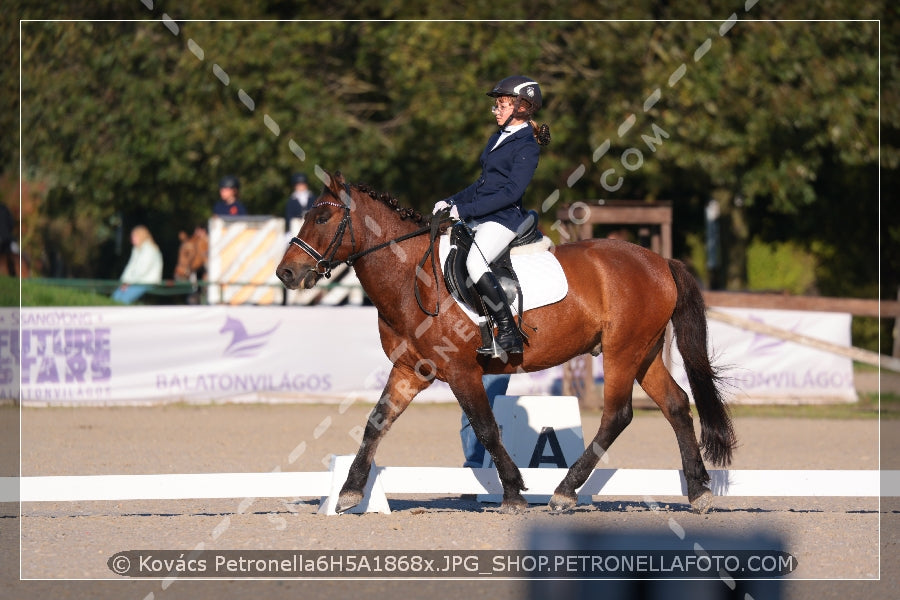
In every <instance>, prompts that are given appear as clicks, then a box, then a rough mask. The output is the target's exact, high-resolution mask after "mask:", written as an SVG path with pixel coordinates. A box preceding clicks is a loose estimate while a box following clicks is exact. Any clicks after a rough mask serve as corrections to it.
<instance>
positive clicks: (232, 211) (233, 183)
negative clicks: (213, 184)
mask: <svg viewBox="0 0 900 600" xmlns="http://www.w3.org/2000/svg"><path fill="white" fill-rule="evenodd" d="M240 190H241V182H240V181H239V180H238V178H237V177H235V176H234V175H226V176H225V177H223V178H222V179H220V180H219V199H218V200H217V201H216V203H215V205H213V214H214V215H218V216H220V217H236V216H238V215H246V214H247V208H246V207H245V206H244V204H243V202H241V200H240V198H239V196H240V193H241V192H240Z"/></svg>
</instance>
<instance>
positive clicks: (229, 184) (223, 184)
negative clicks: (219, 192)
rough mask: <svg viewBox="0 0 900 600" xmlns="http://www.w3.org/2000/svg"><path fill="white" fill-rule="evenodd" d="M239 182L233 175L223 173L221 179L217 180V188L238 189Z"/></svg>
mask: <svg viewBox="0 0 900 600" xmlns="http://www.w3.org/2000/svg"><path fill="white" fill-rule="evenodd" d="M240 187H241V182H240V181H239V180H238V178H237V177H235V176H234V175H225V176H224V177H222V179H220V180H219V189H222V188H234V189H236V190H237V189H240Z"/></svg>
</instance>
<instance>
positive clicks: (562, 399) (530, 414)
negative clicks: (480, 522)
mask: <svg viewBox="0 0 900 600" xmlns="http://www.w3.org/2000/svg"><path fill="white" fill-rule="evenodd" d="M494 417H495V418H496V419H497V425H498V426H499V427H500V437H501V438H502V440H503V446H504V447H505V448H506V450H507V452H509V455H510V457H511V458H512V459H513V462H514V463H516V466H517V467H519V468H520V469H541V468H550V469H553V471H554V477H556V479H557V481H556V483H557V484H559V482H560V481H562V478H563V477H565V475H566V470H567V469H568V468H569V467H571V466H572V464H573V463H574V462H575V461H576V460H578V457H579V456H581V455H582V454H583V453H584V433H583V432H582V430H581V411H580V409H579V407H578V398H576V397H575V396H497V397H496V398H494ZM483 466H484V467H485V468H490V467H493V466H494V461H493V460H492V459H491V455H490V454H488V453H487V452H485V455H484V465H483ZM526 487H528V486H526ZM530 491H531V488H529V492H530ZM523 495H524V496H525V500H527V501H528V502H530V503H532V504H546V503H547V502H549V501H550V496H549V495H547V494H534V493H528V494H523ZM502 499H503V498H502V496H500V495H496V494H491V495H480V496H479V497H478V500H480V501H482V502H500V501H501V500H502ZM578 502H579V503H580V504H590V502H591V498H590V496H579V498H578Z"/></svg>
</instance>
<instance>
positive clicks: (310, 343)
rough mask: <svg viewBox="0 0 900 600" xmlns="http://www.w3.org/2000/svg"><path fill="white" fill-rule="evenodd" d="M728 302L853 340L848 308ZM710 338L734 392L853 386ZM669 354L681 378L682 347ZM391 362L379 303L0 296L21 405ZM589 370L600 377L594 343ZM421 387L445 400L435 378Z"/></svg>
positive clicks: (0, 357)
mask: <svg viewBox="0 0 900 600" xmlns="http://www.w3.org/2000/svg"><path fill="white" fill-rule="evenodd" d="M730 310H731V311H733V312H735V313H736V314H740V315H742V316H744V317H745V318H748V319H757V320H761V321H763V322H765V323H767V324H770V325H774V326H777V327H780V328H783V329H786V330H789V331H796V332H798V333H803V334H805V335H809V336H815V337H820V338H822V339H826V340H828V341H830V342H832V343H837V344H844V345H848V344H849V336H850V317H849V315H841V314H832V313H810V312H789V311H764V310H752V311H750V310H736V309H730ZM710 346H711V350H712V352H713V353H714V356H715V357H716V362H717V363H718V364H720V365H722V366H723V367H724V370H723V375H724V377H725V379H726V381H727V382H728V383H729V387H730V389H729V395H730V396H731V397H733V398H734V401H736V402H769V401H785V400H787V401H801V402H803V401H805V402H812V401H821V400H826V401H835V400H837V401H854V400H856V393H855V390H854V386H853V368H852V362H851V361H850V359H849V358H845V357H840V356H836V355H833V354H830V353H827V352H823V351H820V350H816V349H812V348H809V347H806V346H801V345H799V344H796V343H792V342H786V341H783V340H781V339H777V338H772V337H769V336H764V335H759V334H754V333H752V332H747V331H743V330H741V329H738V328H735V327H733V326H730V325H725V324H723V323H717V322H715V321H712V320H711V321H710ZM672 365H673V373H674V376H675V378H676V381H678V382H679V384H680V385H682V387H684V388H685V390H688V385H687V381H686V378H685V376H684V373H683V370H682V369H681V367H680V357H679V356H678V354H677V351H673V353H672ZM390 368H391V363H390V361H389V360H388V358H387V357H386V356H385V354H384V352H383V351H382V349H381V342H380V339H379V336H378V317H377V311H376V310H375V309H374V308H373V307H366V306H363V307H354V306H343V307H324V306H317V307H296V306H286V307H282V306H225V305H220V306H137V307H131V306H123V307H103V308H90V307H86V308H25V309H21V310H20V309H2V310H0V397H2V398H6V399H8V398H16V397H18V398H20V399H21V401H22V402H23V403H24V404H26V405H80V404H143V403H154V402H304V401H306V402H321V401H343V400H345V399H348V398H353V399H360V400H367V401H372V402H374V401H376V400H377V399H378V398H379V397H380V395H381V390H382V388H383V386H384V384H385V382H386V380H387V375H388V372H389V371H390ZM426 370H427V369H426ZM594 373H595V375H596V377H597V379H598V382H602V355H601V356H600V357H598V358H597V359H596V363H595V367H594ZM561 383H562V368H561V367H555V368H553V369H547V370H544V371H539V372H536V373H528V374H524V373H523V374H517V375H514V376H513V378H512V380H511V382H510V386H509V390H508V394H509V395H539V394H553V395H559V394H560V393H561ZM419 398H420V399H422V400H426V401H452V400H453V396H452V394H451V392H450V389H449V386H447V384H446V383H443V382H435V383H434V384H433V385H432V386H431V387H430V388H428V389H427V390H425V392H423V393H422V394H420V396H419Z"/></svg>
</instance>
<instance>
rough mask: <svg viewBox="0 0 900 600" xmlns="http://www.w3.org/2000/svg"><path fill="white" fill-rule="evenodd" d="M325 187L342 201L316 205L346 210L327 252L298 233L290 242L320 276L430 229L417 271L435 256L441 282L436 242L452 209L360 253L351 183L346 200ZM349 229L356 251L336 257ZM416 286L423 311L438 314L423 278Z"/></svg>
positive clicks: (434, 265)
mask: <svg viewBox="0 0 900 600" xmlns="http://www.w3.org/2000/svg"><path fill="white" fill-rule="evenodd" d="M325 190H326V191H327V192H328V193H329V194H331V195H332V196H335V197H336V198H337V199H338V200H339V202H333V201H331V200H322V201H320V202H316V203H315V204H314V205H313V207H312V208H316V207H317V206H334V207H337V208H342V209H343V210H344V216H343V217H341V222H340V223H338V226H337V229H336V230H335V232H334V235H333V236H332V237H331V242H329V244H328V247H327V248H325V252H324V253H319V252H318V251H317V250H316V249H315V248H313V247H312V246H310V245H309V244H308V243H307V242H306V241H304V240H303V239H301V238H299V237H296V236H295V237H292V238H291V241H290V244H291V245H293V246H297V247H298V248H300V249H301V250H303V251H304V252H306V253H307V254H308V255H309V256H310V257H311V258H312V259H313V260H314V261H316V266H315V269H312V270H313V271H314V272H315V273H316V274H317V275H319V276H320V277H324V278H325V279H329V278H330V277H331V270H332V269H334V268H335V267H337V266H338V265H340V264H346V265H347V266H348V267H350V266H353V263H354V262H355V261H356V260H357V259H359V258H361V257H363V256H365V255H366V254H369V253H371V252H375V251H376V250H381V249H382V248H387V247H388V246H390V245H391V244H396V243H397V242H402V241H404V240H408V239H410V238H414V237H417V236H420V235H422V234H424V233H429V232H430V242H429V244H428V248H427V249H426V250H425V254H424V256H422V260H421V261H419V264H418V265H417V273H418V272H419V271H421V270H422V267H423V266H424V265H425V262H426V261H427V260H428V259H429V258H431V272H432V276H433V281H434V282H435V283H437V280H438V279H437V253H436V252H435V251H434V244H435V240H437V238H438V236H439V235H440V228H441V225H442V224H443V223H445V222H446V221H447V220H449V218H450V217H449V212H448V211H442V212H439V213H438V214H436V215H433V216H432V218H431V223H430V224H429V225H427V226H425V227H422V228H420V229H416V230H415V231H411V232H410V233H406V234H403V235H401V236H400V237H396V238H394V239H392V240H389V241H387V242H383V243H381V244H378V245H375V246H372V247H371V248H367V249H365V250H361V251H359V252H357V251H356V238H355V237H354V235H353V220H352V219H351V218H350V185H349V184H347V183H344V193H345V194H346V196H347V199H346V201H345V200H344V199H343V198H341V197H338V196H337V195H336V194H335V193H334V192H333V191H332V190H331V189H330V188H328V187H326V188H325ZM342 195H343V194H342ZM347 231H349V232H350V244H351V249H352V252H351V254H350V256H348V257H347V258H345V259H344V260H335V259H334V256H335V255H336V254H337V251H338V248H340V246H341V242H342V241H343V240H344V233H345V232H347ZM413 287H414V288H415V294H416V301H417V302H418V304H419V308H420V309H422V312H424V313H425V314H426V315H428V316H431V317H436V316H437V314H438V310H439V307H440V302H438V301H435V306H434V311H429V310H427V309H426V308H425V307H424V306H422V298H421V295H420V293H419V277H416V278H415V280H414V282H413Z"/></svg>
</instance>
